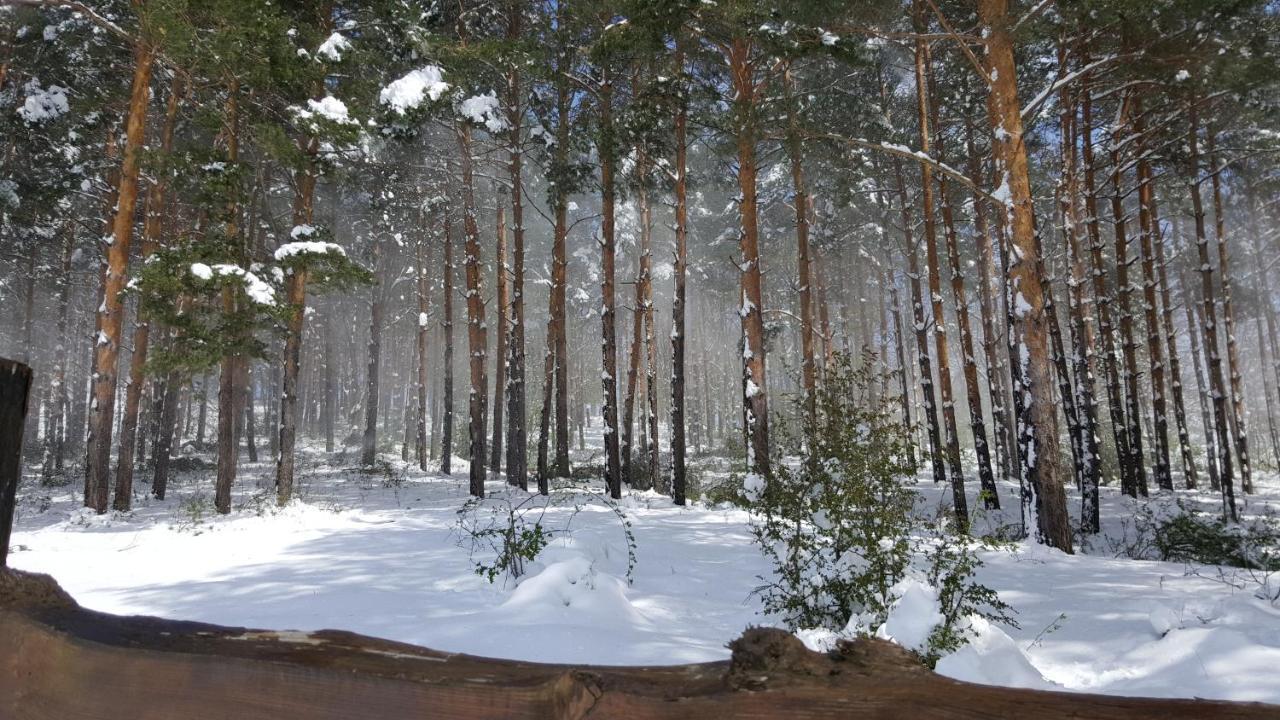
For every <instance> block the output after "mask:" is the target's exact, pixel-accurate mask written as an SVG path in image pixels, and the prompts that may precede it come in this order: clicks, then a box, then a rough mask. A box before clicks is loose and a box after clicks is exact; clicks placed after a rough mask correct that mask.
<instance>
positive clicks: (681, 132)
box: [671, 37, 689, 505]
mask: <svg viewBox="0 0 1280 720" xmlns="http://www.w3.org/2000/svg"><path fill="white" fill-rule="evenodd" d="M675 70H676V73H677V75H678V76H679V77H680V78H682V82H681V85H680V91H681V96H680V98H679V99H678V100H677V101H676V102H677V105H676V117H675V146H676V147H675V151H676V157H675V164H676V167H675V173H676V182H675V189H674V192H675V234H676V259H675V294H674V296H673V298H672V301H671V497H672V500H673V501H674V502H675V504H676V505H684V504H685V501H686V495H687V493H688V469H687V468H686V466H685V451H686V448H685V349H686V344H685V302H686V288H685V275H686V274H687V272H688V267H689V249H688V233H689V228H688V225H689V200H688V167H687V165H688V161H687V159H688V153H689V147H688V140H687V139H686V131H687V127H688V122H689V117H688V116H689V111H688V101H687V99H686V97H685V95H684V92H686V90H687V88H686V86H685V83H684V82H683V78H684V74H685V68H684V42H683V40H682V38H680V37H677V38H676V52H675Z"/></svg>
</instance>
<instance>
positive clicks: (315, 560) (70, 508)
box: [11, 451, 1280, 703]
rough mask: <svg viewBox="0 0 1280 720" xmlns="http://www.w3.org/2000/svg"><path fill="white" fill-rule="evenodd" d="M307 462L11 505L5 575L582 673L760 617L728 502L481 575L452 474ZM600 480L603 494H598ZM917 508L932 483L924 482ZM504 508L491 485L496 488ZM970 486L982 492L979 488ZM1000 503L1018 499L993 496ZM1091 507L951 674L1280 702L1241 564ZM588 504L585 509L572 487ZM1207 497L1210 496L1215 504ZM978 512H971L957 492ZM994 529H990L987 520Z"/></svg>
mask: <svg viewBox="0 0 1280 720" xmlns="http://www.w3.org/2000/svg"><path fill="white" fill-rule="evenodd" d="M321 460H322V458H321V456H320V455H319V454H318V453H316V452H314V451H308V452H306V453H305V455H304V457H303V459H302V463H301V466H300V468H299V475H300V480H301V484H302V487H301V491H300V494H301V496H302V497H301V499H300V500H299V501H296V502H295V503H294V504H293V505H291V506H290V507H288V508H285V509H283V510H277V509H276V508H275V507H274V491H273V489H272V488H271V487H270V480H269V478H270V473H271V467H270V466H269V465H267V464H258V465H249V466H247V467H246V468H245V469H244V470H243V471H242V475H241V479H240V481H239V484H238V487H237V489H236V494H235V506H236V509H235V510H234V512H233V513H232V514H231V515H230V516H227V517H219V516H216V515H213V514H212V502H211V498H212V482H213V480H212V477H213V474H212V472H211V471H210V470H204V471H193V472H187V473H182V474H180V475H179V476H178V478H177V479H176V480H175V483H174V486H173V487H172V488H171V490H170V493H169V499H168V500H166V501H165V502H162V503H161V502H155V501H150V500H149V499H147V498H141V499H140V500H139V502H138V507H137V509H135V510H134V511H133V512H132V513H129V514H127V515H118V514H108V515H106V516H102V517H98V516H95V515H93V514H92V513H89V512H88V511H85V510H84V509H82V508H80V507H79V501H78V497H77V492H75V491H73V489H71V488H67V489H48V488H40V487H39V486H37V485H35V484H34V483H33V482H32V483H28V484H27V485H26V487H25V488H24V490H23V492H22V498H21V504H20V516H19V519H18V522H17V527H16V530H15V533H14V537H13V542H14V544H15V545H16V548H15V551H14V553H13V554H12V556H11V563H12V565H14V566H15V567H18V568H21V569H24V570H33V571H39V572H47V573H51V574H52V575H53V576H54V577H55V578H57V580H58V581H59V582H60V583H61V584H62V585H63V587H65V588H66V589H67V590H68V591H69V592H71V594H72V595H73V596H75V598H76V599H77V600H78V601H80V602H81V603H82V604H83V605H85V606H87V607H90V608H93V609H95V610H103V611H107V612H112V613H122V614H147V615H159V616H164V617H171V618H181V619H188V620H202V621H207V622H214V623H220V624H227V625H244V626H250V627H262V628H274V629H297V630H303V631H307V630H318V629H321V628H338V629H344V630H352V631H355V632H360V633H365V634H369V635H376V636H379V637H385V638H391V639H395V640H401V641H405V642H411V643H416V644H421V645H426V646H429V647H433V648H437V649H440V650H447V651H459V652H466V653H474V654H479V655H486V656H493V657H506V658H519V659H525V660H536V661H549V662H572V663H595V664H677V663H688V662H697V661H705V660H715V659H722V658H725V657H727V656H728V651H727V649H726V647H725V645H726V643H727V642H728V641H729V640H731V639H733V638H735V637H736V636H737V635H738V634H740V633H741V632H742V630H743V629H744V628H745V627H747V626H748V625H751V624H768V623H769V622H770V620H769V618H767V617H764V616H763V615H761V614H760V603H759V600H758V599H757V598H756V597H755V596H754V595H753V593H752V591H753V589H754V588H755V587H756V586H757V585H759V584H760V579H759V578H760V576H762V575H764V574H766V573H767V571H768V567H767V565H766V564H765V562H764V559H763V558H762V557H761V555H760V554H759V553H758V552H757V550H756V549H755V547H754V546H753V545H752V541H751V534H750V530H749V526H748V522H749V517H748V515H747V513H746V512H745V511H743V510H740V509H737V508H733V507H731V506H728V505H722V506H709V505H706V504H694V505H691V506H689V507H686V508H677V507H675V506H673V505H672V504H671V502H670V501H669V500H667V499H665V498H663V497H661V496H658V495H655V494H652V493H631V494H628V495H627V496H626V497H625V498H624V499H623V500H622V502H621V503H620V507H621V509H622V510H623V512H625V514H626V517H627V519H628V520H629V521H630V523H631V531H632V532H633V534H634V539H635V550H636V557H635V567H634V573H633V576H632V582H630V583H628V582H627V580H626V576H627V568H628V564H629V561H628V542H627V538H626V534H625V532H624V528H623V525H622V524H621V522H620V521H619V518H618V516H617V515H616V514H615V513H614V511H613V510H612V509H610V508H609V507H608V506H606V505H605V504H603V503H602V502H600V501H598V500H588V501H586V502H581V501H580V502H579V503H578V505H579V506H580V507H579V508H578V509H576V510H575V508H574V507H573V503H572V502H571V498H573V497H575V493H572V492H567V491H566V492H562V493H561V494H560V496H561V497H562V498H564V503H563V504H561V505H560V506H559V507H556V508H553V509H552V510H551V511H549V516H548V520H549V522H548V523H547V524H548V525H549V526H551V527H553V528H556V527H562V526H564V525H565V524H566V523H567V524H568V525H569V528H570V530H569V532H568V533H565V534H561V535H560V536H558V537H555V538H553V541H552V543H551V545H550V546H549V547H548V548H547V549H546V550H545V551H544V552H543V554H542V556H541V557H540V558H539V562H538V563H536V564H535V565H534V566H532V567H531V568H530V572H529V574H527V575H526V576H525V578H524V579H523V580H522V581H521V582H520V583H518V584H517V583H514V582H508V583H504V582H503V580H502V579H501V578H499V580H498V581H497V582H496V583H494V584H490V583H489V582H488V581H487V580H485V579H484V578H482V577H480V576H478V575H477V574H476V572H475V570H474V563H475V562H476V561H489V560H491V559H492V553H488V552H485V551H480V552H477V553H476V554H475V555H474V557H473V554H472V552H471V543H470V541H469V540H468V539H467V538H466V537H464V536H463V535H461V534H460V533H459V532H458V530H457V527H458V519H459V514H458V510H459V508H461V507H462V506H463V505H464V503H465V502H466V500H467V494H466V474H465V464H464V463H461V462H459V463H457V464H455V467H457V468H460V470H456V471H455V474H454V475H453V477H443V476H439V475H435V474H430V473H420V472H417V471H415V470H405V469H403V468H402V466H400V465H399V464H396V467H397V468H401V469H399V470H397V472H396V473H395V478H396V481H394V482H391V481H389V478H388V477H386V476H382V475H377V474H365V473H362V472H360V471H358V470H355V469H350V468H348V469H342V468H340V467H339V468H331V467H329V466H328V465H327V464H324V463H322V462H321ZM1258 484H1259V490H1260V492H1259V493H1258V494H1256V495H1254V496H1251V497H1250V499H1249V503H1250V505H1249V508H1248V510H1249V512H1255V513H1256V512H1263V511H1266V509H1267V508H1270V507H1275V508H1280V481H1277V479H1276V478H1275V477H1274V476H1272V477H1267V478H1263V479H1261V480H1260V481H1259V482H1258ZM597 485H598V483H597ZM919 489H920V490H921V492H922V493H923V494H924V496H925V500H926V502H929V503H935V504H938V505H941V503H943V502H944V499H943V498H942V495H941V491H940V490H937V489H935V488H934V487H933V486H932V483H928V482H922V483H920V485H919ZM489 490H490V491H491V492H493V493H497V494H498V495H500V496H503V495H505V496H508V497H513V498H515V499H516V500H515V501H516V502H518V501H519V500H520V499H521V497H522V494H521V493H520V491H510V490H508V489H506V488H505V487H504V485H503V484H502V483H501V482H500V481H494V482H491V483H490V484H489ZM975 491H976V488H975ZM1002 492H1003V493H1004V496H1003V497H1004V499H1005V502H1006V506H1007V507H1013V508H1014V510H1013V512H1014V516H1013V517H1014V518H1015V519H1016V501H1015V500H1014V496H1013V494H1012V488H1009V487H1003V488H1002ZM1104 492H1106V494H1105V496H1104V510H1103V512H1104V516H1105V517H1106V518H1107V526H1108V534H1109V535H1110V536H1111V537H1110V538H1109V539H1108V538H1103V539H1100V540H1097V541H1095V542H1094V547H1093V548H1092V549H1091V554H1078V555H1074V556H1068V555H1064V554H1062V553H1058V552H1055V551H1049V550H1046V549H1044V548H1041V547H1036V546H1032V545H1027V544H1025V543H1024V544H1022V545H1019V546H1017V549H1016V550H1014V551H1012V552H1009V551H998V552H991V553H987V554H986V556H985V560H986V563H987V564H986V566H985V567H984V568H983V569H982V570H981V572H980V576H979V579H980V580H981V581H982V582H984V583H986V584H987V585H989V586H991V587H993V588H995V589H996V590H998V591H999V592H1000V595H1001V597H1002V598H1003V599H1004V600H1005V601H1006V602H1007V603H1009V604H1010V605H1012V606H1013V608H1014V609H1015V610H1016V611H1017V620H1018V622H1019V624H1020V628H1017V629H1015V628H1009V627H1004V628H1000V629H992V630H989V631H986V632H983V633H982V634H980V636H979V639H978V641H977V642H976V643H975V644H973V645H971V646H969V647H967V648H965V649H963V650H961V651H960V652H959V653H957V654H956V655H953V656H951V657H948V658H944V659H943V660H942V662H941V663H940V665H939V670H940V671H941V672H944V673H946V674H949V675H952V676H954V677H958V678H961V679H967V680H972V681H976V682H989V683H996V684H1006V685H1021V686H1029V687H1043V688H1056V689H1066V690H1074V691H1086V692H1100V693H1109V694H1117V695H1148V696H1163V697H1207V698H1222V699H1232V700H1258V701H1264V702H1271V703H1280V683H1277V682H1275V674H1274V673H1275V669H1276V668H1277V667H1280V608H1276V607H1274V606H1272V605H1270V604H1268V603H1266V602H1264V601H1262V600H1259V599H1257V598H1255V597H1254V596H1253V594H1252V592H1251V591H1250V589H1249V588H1248V587H1247V586H1248V582H1249V578H1248V577H1247V574H1245V573H1244V571H1239V570H1234V569H1232V568H1223V569H1222V572H1224V573H1226V574H1227V576H1228V577H1229V578H1232V577H1234V578H1236V579H1237V580H1240V581H1241V582H1240V584H1241V585H1242V586H1243V587H1239V588H1238V587H1233V585H1232V584H1231V583H1225V582H1223V581H1222V579H1221V578H1219V576H1218V572H1219V569H1218V568H1214V567H1208V568H1205V567H1201V568H1190V567H1187V566H1185V565H1183V564H1179V563H1161V562H1145V561H1134V560H1130V559H1127V558H1123V557H1120V558H1117V557H1116V554H1117V550H1118V549H1119V547H1121V546H1122V545H1123V544H1124V542H1125V541H1124V540H1123V536H1125V535H1126V534H1128V536H1129V540H1130V541H1131V540H1132V539H1133V537H1134V536H1135V535H1134V532H1133V528H1132V524H1131V522H1130V520H1131V519H1132V518H1133V509H1132V507H1129V506H1127V505H1126V504H1125V501H1122V500H1121V499H1120V498H1118V497H1117V496H1116V495H1115V494H1114V492H1112V491H1104ZM577 497H579V498H581V497H583V496H581V495H577ZM1205 499H1206V500H1207V501H1212V497H1208V496H1207V494H1206V498H1205ZM971 502H972V501H971ZM1002 522H1007V520H1006V519H1005V518H1003V517H1000V516H989V517H987V518H985V519H979V520H978V521H977V522H976V523H975V528H976V529H978V530H981V529H983V526H984V524H998V523H1002Z"/></svg>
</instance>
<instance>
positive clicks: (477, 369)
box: [457, 122, 489, 498]
mask: <svg viewBox="0 0 1280 720" xmlns="http://www.w3.org/2000/svg"><path fill="white" fill-rule="evenodd" d="M457 133H458V149H459V152H460V155H461V160H462V229H463V233H464V234H465V236H466V244H465V253H466V278H467V354H468V357H469V362H470V367H471V396H470V402H469V408H470V422H469V425H468V429H469V431H470V436H471V437H470V440H471V448H470V452H469V453H468V458H469V459H470V464H471V484H470V491H471V495H472V496H473V497H478V498H482V497H484V481H485V459H486V458H485V452H484V434H485V416H486V414H487V413H488V407H489V395H488V392H489V379H488V378H487V377H486V375H487V374H488V369H487V368H486V367H485V366H486V365H487V364H488V355H489V347H488V345H489V341H488V337H487V336H486V334H485V319H484V315H485V313H484V288H483V283H482V274H483V268H482V267H481V264H480V227H479V225H478V224H477V223H476V199H475V180H474V176H473V169H472V166H473V160H472V155H471V126H469V125H467V124H466V122H458V123H457Z"/></svg>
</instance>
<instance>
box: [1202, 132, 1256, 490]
mask: <svg viewBox="0 0 1280 720" xmlns="http://www.w3.org/2000/svg"><path fill="white" fill-rule="evenodd" d="M1206 135H1207V138H1208V146H1209V147H1208V150H1209V162H1210V164H1211V165H1212V170H1211V172H1210V174H1209V179H1210V182H1211V186H1212V188H1213V221H1214V222H1213V237H1214V240H1215V241H1216V242H1217V245H1218V275H1219V276H1220V277H1221V283H1222V285H1221V289H1222V323H1223V330H1224V331H1225V332H1226V334H1227V337H1226V341H1227V343H1226V344H1227V368H1228V371H1229V372H1228V378H1229V380H1230V382H1231V412H1232V417H1233V418H1234V420H1235V423H1234V427H1235V431H1236V434H1235V441H1236V443H1235V445H1236V459H1237V461H1238V462H1239V465H1240V489H1241V490H1243V491H1244V492H1246V493H1251V492H1253V463H1252V462H1250V460H1249V429H1248V425H1247V424H1246V423H1247V417H1246V415H1245V411H1244V389H1243V388H1244V380H1243V379H1242V378H1241V376H1240V350H1239V348H1237V347H1236V331H1235V311H1234V310H1233V308H1232V305H1231V265H1230V263H1228V262H1227V260H1228V255H1229V253H1228V251H1227V231H1226V220H1227V218H1226V213H1225V212H1224V211H1223V207H1222V165H1221V164H1220V162H1221V161H1220V160H1219V159H1218V153H1217V152H1216V148H1215V147H1214V142H1215V139H1216V136H1217V133H1216V132H1215V131H1214V130H1212V129H1208V130H1206ZM1216 349H1217V346H1215V351H1216ZM1232 507H1233V509H1234V505H1233V506H1232Z"/></svg>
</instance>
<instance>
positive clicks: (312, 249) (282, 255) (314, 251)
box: [275, 225, 347, 262]
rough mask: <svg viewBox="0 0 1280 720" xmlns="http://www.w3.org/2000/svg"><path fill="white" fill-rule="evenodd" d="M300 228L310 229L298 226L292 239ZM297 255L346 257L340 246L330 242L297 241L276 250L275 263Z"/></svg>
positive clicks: (345, 252)
mask: <svg viewBox="0 0 1280 720" xmlns="http://www.w3.org/2000/svg"><path fill="white" fill-rule="evenodd" d="M300 227H310V226H302V225H299V226H297V227H295V228H294V229H293V232H294V234H293V237H298V235H297V231H298V228H300ZM299 255H338V256H340V257H346V256H347V251H346V250H344V249H343V248H342V246H341V245H339V244H337V243H331V242H321V241H319V240H298V241H295V242H290V243H285V244H284V245H281V246H280V247H278V248H276V252H275V259H276V262H284V261H285V260H290V259H292V258H295V257H297V256H299Z"/></svg>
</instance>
